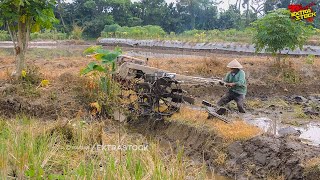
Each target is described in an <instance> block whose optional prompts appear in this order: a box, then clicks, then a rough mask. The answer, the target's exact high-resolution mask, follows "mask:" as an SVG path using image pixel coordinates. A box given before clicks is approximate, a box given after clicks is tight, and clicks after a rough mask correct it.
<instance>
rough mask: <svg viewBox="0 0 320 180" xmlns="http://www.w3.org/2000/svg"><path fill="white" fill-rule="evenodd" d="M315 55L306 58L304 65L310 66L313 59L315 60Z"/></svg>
mask: <svg viewBox="0 0 320 180" xmlns="http://www.w3.org/2000/svg"><path fill="white" fill-rule="evenodd" d="M315 57H316V56H315V55H313V54H309V55H308V56H307V58H306V64H311V65H313V64H314V59H315Z"/></svg>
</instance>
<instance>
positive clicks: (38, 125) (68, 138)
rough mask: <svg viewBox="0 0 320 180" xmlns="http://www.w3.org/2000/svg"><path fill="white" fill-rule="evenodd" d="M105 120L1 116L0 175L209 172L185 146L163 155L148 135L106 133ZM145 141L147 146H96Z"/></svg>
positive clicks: (153, 176)
mask: <svg viewBox="0 0 320 180" xmlns="http://www.w3.org/2000/svg"><path fill="white" fill-rule="evenodd" d="M105 126H106V124H105V123H103V122H95V123H92V124H89V123H86V122H84V121H81V120H69V121H54V122H53V121H47V122H45V121H41V120H34V119H28V118H17V119H11V120H4V119H1V120H0V175H1V179H2V178H4V179H6V178H18V179H25V178H35V179H65V178H68V179H69V178H71V179H78V178H79V179H92V178H95V179H96V178H98V179H185V178H186V177H187V176H190V177H194V178H196V179H203V178H205V172H206V170H205V167H204V166H202V165H201V164H200V165H199V166H192V168H190V167H188V166H189V165H190V164H189V163H190V161H188V160H187V159H186V158H185V157H184V156H183V149H180V150H179V151H178V154H177V156H175V155H170V154H169V155H168V154H167V155H166V156H164V152H163V151H162V150H161V149H160V148H159V145H158V144H157V143H155V142H150V143H149V144H148V142H146V140H145V139H144V138H142V137H140V136H137V135H135V137H132V136H130V135H129V134H126V133H125V132H121V136H120V137H119V134H118V133H110V134H108V133H107V132H106V131H105V129H104V127H105ZM108 127H109V128H112V125H111V124H108ZM122 131H123V129H122ZM119 133H120V132H119ZM119 138H120V139H119ZM141 144H144V145H145V147H147V148H146V150H133V149H131V150H130V149H127V150H122V151H120V150H110V149H107V148H105V149H102V148H100V149H99V148H96V147H99V146H98V145H100V146H103V145H117V146H118V145H141ZM168 148H169V147H168ZM169 151H170V150H169ZM171 153H172V152H171Z"/></svg>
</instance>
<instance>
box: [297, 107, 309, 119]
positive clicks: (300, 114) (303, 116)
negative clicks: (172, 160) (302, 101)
mask: <svg viewBox="0 0 320 180" xmlns="http://www.w3.org/2000/svg"><path fill="white" fill-rule="evenodd" d="M294 116H295V117H296V118H302V119H305V118H308V115H306V114H305V113H304V112H303V109H302V107H301V106H294Z"/></svg>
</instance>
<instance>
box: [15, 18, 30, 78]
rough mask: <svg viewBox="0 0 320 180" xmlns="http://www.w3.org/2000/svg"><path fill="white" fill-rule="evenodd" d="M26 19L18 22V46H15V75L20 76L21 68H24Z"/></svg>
mask: <svg viewBox="0 0 320 180" xmlns="http://www.w3.org/2000/svg"><path fill="white" fill-rule="evenodd" d="M26 21H27V20H24V21H22V20H20V21H19V22H18V39H17V40H18V46H17V48H16V76H17V78H18V77H20V76H21V72H22V70H24V69H25V53H26V50H27V39H28V38H27V33H28V27H27V23H26Z"/></svg>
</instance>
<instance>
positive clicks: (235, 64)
mask: <svg viewBox="0 0 320 180" xmlns="http://www.w3.org/2000/svg"><path fill="white" fill-rule="evenodd" d="M227 67H228V68H238V69H241V68H243V67H242V65H241V64H240V63H239V62H238V61H237V59H234V60H233V61H231V62H229V64H228V65H227Z"/></svg>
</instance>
